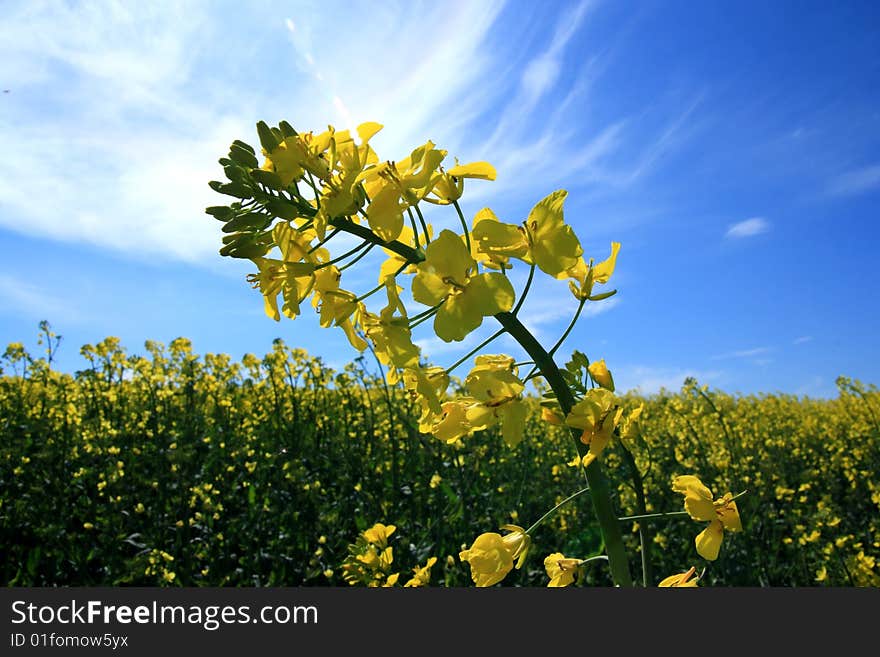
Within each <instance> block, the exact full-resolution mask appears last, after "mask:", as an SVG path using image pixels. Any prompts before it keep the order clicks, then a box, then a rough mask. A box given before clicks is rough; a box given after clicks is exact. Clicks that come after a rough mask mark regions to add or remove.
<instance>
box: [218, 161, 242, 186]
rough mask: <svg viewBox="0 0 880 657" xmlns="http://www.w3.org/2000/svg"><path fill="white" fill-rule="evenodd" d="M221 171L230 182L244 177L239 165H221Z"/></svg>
mask: <svg viewBox="0 0 880 657" xmlns="http://www.w3.org/2000/svg"><path fill="white" fill-rule="evenodd" d="M223 173H225V174H226V177H227V178H229V180H231V181H232V182H239V183H240V182H243V181H244V179H245V174H244V171H243V170H242V169H241V167H239V166H237V165H235V164H230V165H229V166H225V167H223Z"/></svg>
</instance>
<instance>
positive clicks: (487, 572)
mask: <svg viewBox="0 0 880 657" xmlns="http://www.w3.org/2000/svg"><path fill="white" fill-rule="evenodd" d="M381 128H382V126H381V125H379V124H377V123H364V124H362V125H360V126H359V127H358V128H357V137H355V135H353V134H351V133H350V132H349V131H348V130H344V131H336V130H335V129H334V128H333V127H332V126H330V127H329V128H328V130H326V131H324V132H322V133H320V134H313V133H299V132H297V131H296V130H294V128H293V127H292V126H291V125H290V124H288V123H287V122H284V121H282V122H281V123H280V124H279V125H278V126H277V127H274V128H270V127H269V126H268V125H267V124H265V123H263V122H260V123H258V124H257V132H258V134H259V138H260V144H261V146H262V152H261V154H262V156H263V158H262V161H261V160H260V158H259V157H258V156H257V152H256V150H255V149H254V148H253V147H251V146H250V145H248V144H246V143H245V142H242V141H235V142H233V143H232V146H231V147H230V151H229V156H228V157H224V158H221V159H220V164H221V165H222V166H223V170H224V173H225V174H226V177H227V179H228V181H229V182H226V183H223V182H216V181H215V182H211V183H210V186H211V187H212V189H214V190H215V191H217V192H219V193H221V194H225V195H227V196H231V197H234V198H236V199H238V200H236V201H234V202H232V203H230V204H229V205H226V206H213V207H210V208H207V210H206V212H207V213H208V214H210V215H212V216H213V217H214V218H216V219H218V220H219V221H221V222H223V224H224V225H223V228H222V230H223V232H224V234H225V235H224V237H223V247H222V248H221V249H220V254H221V255H223V256H229V257H234V258H242V259H247V260H250V261H251V262H252V263H253V264H254V265H255V266H256V267H257V270H258V272H257V273H256V274H251V275H249V276H248V280H249V281H251V283H252V284H253V286H254V287H255V288H257V289H259V291H260V292H261V294H262V296H263V300H264V306H265V310H266V313H267V315H269V316H270V317H272V318H273V319H275V320H276V321H278V320H280V318H281V315H284V316H286V317H288V318H291V319H294V318H296V317H297V316H298V315H300V314H302V307H301V306H302V305H303V304H304V303H306V302H307V300H309V299H310V303H311V306H312V307H313V308H314V309H315V310H316V311H317V312H318V313H319V322H320V325H321V326H322V327H325V328H327V327H332V326H336V327H339V328H341V329H342V330H343V332H344V333H345V335H346V338H347V339H348V341H349V342H350V343H351V345H352V347H353V348H355V349H356V350H357V351H359V352H363V351H364V350H365V349H367V348H369V349H370V350H371V352H372V353H373V354H374V356H375V358H376V360H377V362H378V363H379V365H380V368H384V369H385V371H386V372H387V374H386V376H385V380H386V383H387V384H392V385H402V386H403V387H404V388H405V389H406V391H407V392H408V394H409V395H410V396H411V398H412V399H413V400H414V401H417V402H418V406H419V408H420V409H421V416H420V417H419V421H418V428H419V431H420V432H422V433H424V434H432V435H433V436H434V437H435V438H436V439H438V440H440V441H443V442H446V443H450V444H453V443H460V442H461V441H463V440H464V439H466V438H467V437H468V436H470V435H471V434H473V433H474V432H476V431H481V430H484V429H487V428H489V427H492V426H496V425H500V426H501V433H502V437H503V439H504V441H505V442H506V443H507V444H508V445H509V446H510V447H515V446H516V445H517V444H518V443H519V442H520V441H521V440H522V439H523V433H524V425H525V420H526V415H527V412H528V407H527V405H526V403H525V401H524V399H523V395H524V394H525V383H526V381H528V379H529V378H531V376H532V375H533V374H534V375H536V376H540V377H542V378H543V379H544V381H545V382H546V383H547V385H548V386H549V388H550V390H551V391H552V392H550V393H548V394H547V395H545V401H544V402H542V405H544V407H545V408H544V412H545V419H546V420H547V421H548V422H550V423H551V424H564V425H565V426H566V427H567V428H568V430H569V431H570V432H571V436H572V440H573V442H574V444H575V447H576V449H577V453H578V465H579V466H580V467H581V468H582V470H583V475H584V479H585V481H586V483H587V487H586V488H585V489H583V490H581V491H579V492H578V493H575V494H574V495H571V496H569V498H567V499H566V500H564V501H563V503H565V502H567V501H569V500H571V499H574V498H575V497H576V496H577V495H580V494H581V493H583V492H587V491H588V492H589V493H590V497H591V500H592V508H593V511H594V513H595V517H596V520H597V522H598V525H599V528H600V530H601V534H602V541H603V545H604V549H605V551H606V554H607V559H608V563H609V567H610V571H611V576H612V579H613V582H614V584H615V585H617V586H632V576H631V573H630V568H629V560H628V557H627V554H626V550H625V547H624V542H623V536H622V533H621V529H620V519H619V518H618V514H617V512H616V510H615V508H614V498H613V497H612V491H611V487H610V485H609V480H608V478H607V477H606V474H605V472H604V471H603V468H602V464H601V460H600V459H601V455H602V452H603V450H604V449H605V447H606V446H607V445H608V444H609V442H610V441H611V439H612V438H613V437H620V438H621V439H623V438H624V437H626V436H632V435H634V434H635V433H637V418H638V414H639V413H640V412H641V410H640V409H637V410H636V411H634V412H632V413H631V414H630V416H629V417H628V418H626V420H625V421H624V418H623V414H624V408H623V405H622V402H621V401H620V400H619V399H618V398H617V397H615V395H614V385H613V380H612V378H611V374H610V372H609V371H608V369H607V367H606V366H605V362H604V360H601V361H598V362H595V363H590V362H589V360H588V359H587V358H586V357H585V356H584V355H583V354H580V353H579V352H575V353H576V354H579V356H578V357H577V358H575V359H573V361H572V362H571V363H568V364H566V366H565V368H564V369H560V367H559V366H558V365H557V363H556V361H555V360H554V355H555V353H556V352H557V351H558V350H559V348H560V347H561V346H562V344H563V342H564V341H565V340H566V338H568V337H569V335H570V334H571V331H572V330H573V328H574V326H575V324H576V322H577V320H578V319H579V317H580V316H581V312H582V310H583V308H584V306H585V305H586V304H587V302H597V301H601V300H603V299H606V298H608V297H610V296H612V295H613V294H614V293H615V292H616V290H611V291H604V292H595V291H594V287H595V286H597V285H600V286H601V285H605V284H606V283H608V281H609V279H610V278H611V276H612V274H613V272H614V268H615V265H616V259H617V252H618V250H619V247H620V245H619V244H618V243H616V242H615V243H612V245H611V255H610V256H609V257H608V258H607V259H605V260H603V261H602V262H599V263H595V262H594V261H593V260H592V259H590V260H586V259H585V258H584V257H583V249H582V247H581V244H580V241H579V240H578V238H577V236H576V235H575V233H574V230H573V229H572V227H571V226H570V225H568V224H566V223H565V221H564V220H563V203H564V200H565V197H566V192H565V191H564V190H557V191H554V192H552V193H550V194H549V195H547V196H546V197H545V198H543V199H542V200H541V201H539V202H538V203H537V204H535V206H534V207H533V208H532V210H531V211H530V213H529V214H528V217H527V218H526V220H525V221H523V222H521V223H519V224H510V223H505V222H503V221H501V220H500V219H499V218H498V217H497V216H496V215H495V213H494V212H493V211H492V210H491V209H489V208H483V209H482V210H480V211H478V212H477V213H476V215H475V216H474V217H473V220H472V222H471V224H470V225H469V224H468V221H467V219H466V217H465V214H464V211H463V210H462V207H461V205H460V203H459V199H460V198H461V197H462V195H463V193H464V181H465V180H466V179H477V180H494V179H495V176H496V173H495V169H494V168H493V167H492V166H491V165H490V164H488V163H487V162H472V163H470V164H464V165H462V164H459V163H458V162H457V161H456V165H455V166H454V167H451V168H449V169H444V167H443V166H442V163H443V161H444V159H445V157H446V151H444V150H440V149H438V148H436V147H435V145H434V144H433V143H432V142H430V141H428V142H426V143H425V144H424V145H422V146H419V147H418V148H416V149H414V150H413V151H412V152H411V153H410V155H409V156H408V157H405V158H403V159H401V160H397V161H390V160H389V161H381V160H379V157H378V156H377V154H376V153H375V151H374V150H373V149H372V147H371V146H370V143H369V142H370V139H371V138H372V136H373V135H374V134H376V132H378V131H379V130H380V129H381ZM300 181H302V182H303V183H304V185H305V186H307V189H308V190H309V191H310V192H311V195H310V196H308V197H307V196H304V195H303V194H302V193H301V192H300V187H299V184H298V183H299V182H300ZM423 202H426V203H433V204H436V205H441V206H442V205H451V206H453V208H454V210H455V213H456V218H457V220H458V223H459V224H460V227H461V230H462V232H461V233H457V232H455V231H453V230H449V229H444V230H441V231H439V232H438V233H436V234H435V233H434V231H433V230H432V227H431V226H430V225H429V224H428V223H427V222H426V221H425V217H424V214H423V213H422V211H421V209H420V204H421V203H423ZM405 217H406V218H405ZM416 217H417V218H418V222H416ZM407 219H408V221H407ZM341 233H348V234H350V235H352V236H355V237H357V238H360V240H361V244H360V245H358V246H357V247H355V248H353V249H350V250H348V251H346V252H345V253H343V254H342V255H339V256H337V257H332V255H331V252H330V250H329V247H330V242H331V240H332V238H333V237H334V236H336V235H338V234H341ZM375 247H380V248H379V249H376V248H375ZM380 250H381V251H383V252H384V253H385V254H386V256H387V259H386V260H385V262H384V263H383V264H382V265H381V267H380V268H379V276H378V281H377V282H378V285H377V286H376V287H374V288H373V289H371V290H370V291H368V292H366V293H364V294H361V295H357V294H355V293H354V292H351V291H349V290H346V289H345V288H343V287H342V278H343V273H344V272H345V271H346V270H348V269H349V268H351V267H352V266H353V265H355V264H358V263H360V264H364V263H366V262H368V260H367V259H366V257H367V256H368V255H370V254H376V253H378V252H379V251H380ZM515 261H519V262H523V263H525V264H527V265H528V266H529V273H528V278H527V281H526V283H525V286H524V289H523V290H522V292H521V293H520V294H519V298H518V299H517V295H516V292H515V290H514V288H513V285H512V283H511V279H510V278H509V277H508V274H507V272H508V270H509V269H511V268H512V267H513V262H515ZM337 265H338V266H337ZM537 270H540V271H541V272H543V273H544V274H546V275H547V276H549V277H551V278H552V279H556V280H566V279H567V280H568V287H569V290H570V291H571V294H572V295H573V296H574V297H575V299H576V300H577V302H578V306H577V310H576V312H575V313H574V317H573V319H572V320H571V323H570V324H569V325H568V327H567V328H566V330H565V332H564V333H563V334H562V336H561V337H560V338H559V340H558V341H557V342H556V343H555V344H554V345H553V347H552V348H551V349H550V350H549V351H548V350H547V349H545V348H544V346H543V345H541V343H540V342H539V341H538V340H537V339H536V338H535V336H534V335H533V334H532V333H531V332H530V331H529V330H528V329H527V328H526V327H525V325H524V324H523V323H522V322H521V321H520V319H519V314H520V313H521V311H522V309H523V304H524V301H525V298H526V295H527V294H528V292H529V290H530V289H531V286H532V281H533V279H534V276H535V273H536V271H537ZM404 277H412V278H411V282H410V285H409V288H410V292H411V295H412V299H413V300H414V301H416V302H417V303H419V304H422V305H423V306H424V307H425V309H423V310H422V311H420V312H417V313H416V314H413V315H411V314H410V313H409V311H408V309H407V306H406V303H404V300H403V299H402V297H401V292H402V291H403V290H404V288H403V287H402V286H401V285H400V282H401V279H404ZM383 291H384V297H385V298H386V299H387V304H386V305H385V306H384V308H382V309H381V310H380V311H379V312H378V313H376V312H374V311H371V310H370V309H369V308H368V307H367V305H366V301H367V300H368V299H373V298H374V296H375V298H378V297H380V296H382V295H380V293H381V292H383ZM279 297H280V300H279ZM489 317H492V318H494V319H495V321H497V322H498V323H499V324H500V327H501V328H500V329H499V330H498V331H497V332H495V333H494V334H493V335H492V336H490V337H489V338H488V339H486V340H484V341H483V342H482V343H481V344H479V345H478V346H477V347H476V348H474V349H472V350H471V351H470V352H469V353H467V354H466V355H465V356H463V357H462V358H460V359H459V360H458V361H456V362H455V363H453V364H452V365H451V366H450V367H448V368H446V369H443V368H440V367H432V366H430V365H425V364H424V362H423V360H422V354H421V349H420V348H419V347H418V346H417V344H416V343H415V342H414V341H413V337H412V331H413V329H414V328H416V327H418V326H419V325H421V324H423V323H427V322H428V321H429V320H430V321H433V324H432V326H433V330H434V333H435V334H436V335H437V337H439V338H440V339H441V340H443V341H445V342H460V341H462V340H464V339H465V338H466V337H467V336H468V335H470V334H471V333H472V332H473V331H475V330H476V329H478V328H479V327H480V326H481V325H482V323H483V321H484V319H486V318H489ZM505 333H506V334H508V335H510V336H511V337H512V338H513V339H514V340H515V341H516V342H517V343H518V344H519V345H520V347H521V348H522V349H523V350H524V351H525V352H526V353H527V354H528V356H529V358H530V359H531V360H530V361H526V362H525V363H520V364H517V363H516V362H515V359H514V358H513V357H512V356H508V355H492V354H480V352H481V351H482V350H483V349H484V348H485V347H486V346H487V345H488V344H489V343H490V342H491V341H492V340H494V339H495V338H497V337H499V336H501V335H503V334H505ZM471 357H475V358H474V365H473V367H472V369H471V371H470V373H469V374H468V375H467V376H466V377H465V378H464V392H463V394H459V395H458V396H450V394H449V393H448V388H449V384H450V373H451V372H452V371H453V370H455V369H456V368H458V367H459V366H460V365H462V364H463V363H465V362H466V361H467V360H469V359H470V358H471ZM523 364H532V365H533V366H534V368H533V370H532V373H530V374H529V375H528V376H526V377H525V378H524V379H523V378H520V376H519V366H520V365H523ZM641 502H642V503H643V500H641ZM727 502H729V500H727V499H726V498H725V503H727ZM730 503H731V504H732V502H730ZM558 506H560V505H557V507H555V508H554V509H551V510H550V511H549V512H548V513H547V514H545V516H544V517H542V520H543V519H544V518H546V517H549V516H550V515H552V513H553V512H554V511H555V510H556V508H558ZM719 508H720V507H719ZM724 508H725V509H726V508H727V507H724ZM640 510H642V511H643V510H644V505H642V506H641V509H640ZM706 513H707V512H705V510H704V511H703V512H702V514H703V515H701V516H699V517H700V518H701V519H702V518H703V517H707V518H708V516H707V515H706ZM719 513H720V512H719ZM725 513H726V512H725ZM725 518H727V516H725ZM725 521H726V520H725ZM540 522H541V521H539V523H540ZM719 522H720V521H719ZM725 526H726V525H725ZM377 527H385V525H381V524H380V525H377ZM389 527H393V526H391V525H389ZM534 528H535V526H532V527H530V528H529V529H528V530H523V529H522V528H521V527H517V526H515V525H505V526H504V527H502V529H503V530H506V531H507V532H508V533H507V534H506V535H504V536H501V535H500V534H497V533H494V532H488V533H485V534H482V535H480V536H478V537H477V539H476V540H475V541H474V543H473V545H472V546H471V548H470V549H468V550H463V551H462V553H461V555H460V557H461V559H462V561H467V562H469V564H470V568H471V574H472V579H473V580H474V582H475V583H476V584H477V585H478V586H490V585H492V584H495V583H497V582H500V581H501V580H502V579H503V578H504V576H505V575H506V574H507V573H508V572H509V571H510V570H511V569H512V568H513V567H514V562H515V563H516V567H520V566H522V564H523V562H524V560H525V559H526V558H527V556H528V552H529V548H530V545H531V536H530V532H532V531H533V530H534ZM710 529H711V531H712V532H715V533H716V534H717V531H716V530H717V524H716V523H715V521H714V516H713V523H712V524H711V525H710ZM707 531H709V530H707ZM383 536H384V534H383ZM713 537H715V534H713ZM716 538H717V537H716ZM713 540H715V539H714V538H713ZM716 542H717V541H716ZM367 544H369V545H374V547H375V545H379V546H380V547H381V546H384V543H383V542H382V541H379V542H378V543H377V542H376V541H372V542H371V541H367V542H366V543H365V545H367ZM713 547H714V544H713ZM371 549H372V548H371ZM383 549H384V547H383ZM370 554H372V553H370ZM643 554H644V551H643ZM593 559H594V557H590V559H570V558H567V557H564V556H563V555H561V554H560V553H554V554H552V555H550V556H549V557H547V559H546V560H545V565H546V566H547V569H548V575H549V576H550V578H551V584H550V585H551V586H566V585H568V584H570V583H571V582H572V581H574V574H573V569H576V568H579V567H580V566H581V565H583V564H585V563H587V562H588V561H590V560H593ZM426 568H428V566H426ZM416 570H417V571H418V572H417V577H416V578H415V579H416V580H418V581H422V579H420V578H421V575H419V574H418V573H419V572H421V571H420V570H419V569H416ZM383 572H384V571H383ZM551 573H552V574H551ZM643 573H644V575H645V577H644V579H645V580H646V581H647V580H648V579H649V578H648V571H647V568H646V567H645V568H643ZM382 579H383V581H385V582H386V583H387V582H389V581H392V579H393V578H391V577H390V576H388V577H385V576H384V575H383V576H382ZM676 581H678V580H676ZM682 581H690V580H688V579H687V578H682ZM392 583H393V582H392ZM689 585H691V584H689Z"/></svg>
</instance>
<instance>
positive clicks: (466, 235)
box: [452, 201, 471, 253]
mask: <svg viewBox="0 0 880 657" xmlns="http://www.w3.org/2000/svg"><path fill="white" fill-rule="evenodd" d="M452 205H454V206H455V211H456V212H458V218H459V219H460V220H461V228H462V230H464V241H465V243H466V244H467V249H468V253H471V232H470V231H469V230H468V227H467V220H466V219H465V218H464V213H463V212H462V211H461V206H460V205H459V204H458V201H453V202H452Z"/></svg>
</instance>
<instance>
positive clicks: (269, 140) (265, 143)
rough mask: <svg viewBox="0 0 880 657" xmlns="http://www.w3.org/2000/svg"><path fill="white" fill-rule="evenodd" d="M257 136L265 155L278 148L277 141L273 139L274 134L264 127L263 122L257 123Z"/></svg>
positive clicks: (264, 123) (266, 126)
mask: <svg viewBox="0 0 880 657" xmlns="http://www.w3.org/2000/svg"><path fill="white" fill-rule="evenodd" d="M257 134H258V135H259V136H260V145H262V147H263V149H264V150H265V151H266V152H267V153H271V152H272V151H274V150H275V149H276V148H278V141H279V140H278V139H277V138H276V137H275V133H273V132H272V130H271V129H270V128H269V126H268V125H266V122H265V121H259V122H258V123H257Z"/></svg>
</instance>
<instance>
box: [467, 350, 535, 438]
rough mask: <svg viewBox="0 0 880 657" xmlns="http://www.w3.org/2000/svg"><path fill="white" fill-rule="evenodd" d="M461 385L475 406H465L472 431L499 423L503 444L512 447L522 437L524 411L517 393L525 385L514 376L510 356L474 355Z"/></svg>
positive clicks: (525, 412)
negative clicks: (472, 399) (463, 385)
mask: <svg viewBox="0 0 880 657" xmlns="http://www.w3.org/2000/svg"><path fill="white" fill-rule="evenodd" d="M475 363H476V364H475V367H474V368H473V369H472V370H471V372H470V374H468V376H467V378H466V379H465V386H466V387H467V389H468V392H469V393H470V394H471V395H472V396H473V398H474V400H475V402H476V403H474V404H473V405H471V406H470V407H468V409H467V420H468V422H469V423H470V425H471V427H472V428H473V429H474V430H476V431H479V430H482V429H486V428H488V427H491V426H493V425H494V424H496V423H497V422H499V421H500V422H501V432H502V436H503V438H504V441H505V442H506V443H507V444H508V445H509V446H510V447H515V446H516V445H518V444H519V442H520V441H521V440H522V437H523V429H524V427H525V420H526V416H527V415H528V408H527V407H526V404H525V402H524V401H523V400H522V397H521V394H522V392H523V390H524V389H525V384H523V382H522V381H521V380H520V378H519V377H518V376H517V375H516V368H515V367H514V366H513V364H514V359H513V358H512V357H511V356H491V355H484V356H477V358H476V360H475Z"/></svg>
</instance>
